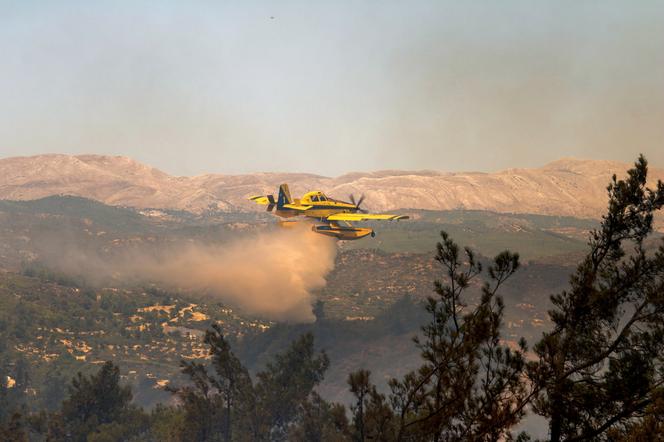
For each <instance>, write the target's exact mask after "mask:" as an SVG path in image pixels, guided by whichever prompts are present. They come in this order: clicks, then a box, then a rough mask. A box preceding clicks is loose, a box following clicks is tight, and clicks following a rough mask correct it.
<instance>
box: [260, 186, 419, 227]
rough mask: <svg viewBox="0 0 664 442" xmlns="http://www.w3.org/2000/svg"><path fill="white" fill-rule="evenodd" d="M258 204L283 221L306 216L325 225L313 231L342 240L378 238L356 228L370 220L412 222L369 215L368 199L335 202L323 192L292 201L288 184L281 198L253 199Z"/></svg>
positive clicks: (380, 215)
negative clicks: (356, 223)
mask: <svg viewBox="0 0 664 442" xmlns="http://www.w3.org/2000/svg"><path fill="white" fill-rule="evenodd" d="M249 199H250V200H252V201H254V202H255V203H256V204H262V205H266V206H267V211H268V212H272V211H273V210H274V208H275V207H276V210H275V211H274V213H275V215H277V216H280V217H282V218H292V217H295V216H306V217H309V218H314V219H316V220H318V221H319V222H321V223H324V224H323V225H314V226H312V228H311V230H313V231H314V232H316V233H320V234H322V235H327V236H332V237H335V238H338V239H343V240H350V239H360V238H364V237H365V236H367V235H371V236H372V237H374V236H376V232H374V231H373V229H370V228H367V227H353V225H352V224H351V223H352V222H358V221H367V220H373V219H376V220H389V221H396V220H400V219H408V216H406V215H389V214H373V213H367V211H366V210H364V209H362V208H360V205H361V204H362V201H364V195H362V196H361V197H360V199H359V200H358V201H357V202H355V197H353V195H351V196H350V200H351V202H350V203H347V202H345V201H339V200H335V199H333V198H330V197H328V196H326V195H325V194H324V193H323V192H320V191H318V190H315V191H313V192H308V193H305V194H304V196H302V198H299V199H298V198H295V199H293V198H291V194H290V191H289V190H288V184H282V185H281V186H279V197H278V198H277V200H276V201H275V200H274V195H265V196H263V195H258V196H252V197H249Z"/></svg>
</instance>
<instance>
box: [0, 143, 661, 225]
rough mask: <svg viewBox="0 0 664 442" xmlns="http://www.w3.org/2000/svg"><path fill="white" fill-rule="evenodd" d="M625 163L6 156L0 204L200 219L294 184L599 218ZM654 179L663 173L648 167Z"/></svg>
mask: <svg viewBox="0 0 664 442" xmlns="http://www.w3.org/2000/svg"><path fill="white" fill-rule="evenodd" d="M629 167H630V164H628V163H621V162H618V161H608V160H581V159H575V158H561V159H559V160H556V161H553V162H550V163H548V164H546V165H544V166H542V167H539V168H510V169H504V170H501V171H497V172H472V171H471V172H439V171H434V170H418V171H403V170H384V171H373V172H350V173H346V174H343V175H340V176H338V177H325V176H321V175H316V174H308V173H280V172H259V173H252V174H242V175H222V174H213V173H209V174H202V175H197V176H192V177H186V176H172V175H169V174H167V173H165V172H163V171H161V170H159V169H157V168H155V167H152V166H149V165H146V164H143V163H140V162H138V161H136V160H133V159H131V158H129V157H124V156H117V157H116V156H105V155H76V156H74V155H64V154H47V155H37V156H26V157H10V158H4V159H0V199H5V200H32V199H38V198H43V197H46V196H51V195H74V196H81V197H85V198H90V199H94V200H97V201H100V202H103V203H105V204H109V205H118V206H127V207H133V208H148V207H149V208H161V209H177V210H187V211H191V212H194V213H201V212H204V211H206V210H216V211H253V210H262V207H257V206H254V205H253V204H252V203H251V202H249V201H247V200H246V198H247V197H248V196H250V195H256V194H265V193H275V192H276V189H277V186H278V185H279V184H280V183H282V182H288V183H289V184H290V187H291V191H292V193H293V194H294V195H298V194H301V193H303V192H305V191H307V190H312V189H321V190H323V191H325V192H326V193H328V194H329V195H331V196H333V197H337V198H343V199H345V198H346V197H347V195H349V194H350V193H355V194H362V193H364V194H365V195H366V197H367V198H366V201H367V207H368V208H369V209H371V210H373V211H387V210H396V209H431V210H451V209H471V210H491V211H495V212H507V213H533V214H543V215H564V216H575V217H581V218H597V217H599V216H601V214H602V213H603V211H604V209H605V206H606V185H607V184H608V182H609V180H610V179H611V176H612V175H613V174H616V175H618V176H623V175H624V174H625V172H626V170H627V169H628V168H629ZM650 170H651V178H652V179H653V180H656V179H662V180H664V169H659V168H654V167H651V169H650Z"/></svg>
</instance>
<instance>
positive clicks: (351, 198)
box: [349, 193, 369, 213]
mask: <svg viewBox="0 0 664 442" xmlns="http://www.w3.org/2000/svg"><path fill="white" fill-rule="evenodd" d="M349 198H350V202H351V203H353V205H354V206H355V208H356V209H357V211H358V212H360V213H369V211H368V210H365V209H362V208H360V206H361V205H362V202H363V201H364V194H362V195H361V196H360V199H359V200H357V202H355V195H353V194H352V193H351V194H350V196H349Z"/></svg>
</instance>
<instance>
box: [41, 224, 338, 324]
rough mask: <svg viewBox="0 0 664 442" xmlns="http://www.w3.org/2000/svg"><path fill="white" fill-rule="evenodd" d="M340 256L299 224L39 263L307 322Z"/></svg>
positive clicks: (67, 251)
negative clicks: (222, 239)
mask: <svg viewBox="0 0 664 442" xmlns="http://www.w3.org/2000/svg"><path fill="white" fill-rule="evenodd" d="M58 247H62V246H61V245H58ZM52 248H53V244H51V245H50V246H49V249H52ZM335 256H336V244H335V241H334V240H333V239H331V238H328V237H324V236H322V235H319V234H316V233H314V232H312V231H311V230H309V228H308V224H306V223H297V226H296V227H292V228H287V229H285V228H281V229H275V230H272V231H269V232H261V233H257V234H253V235H251V236H246V237H242V238H239V239H237V240H235V241H232V242H229V243H226V244H217V245H203V244H195V243H182V244H178V245H171V246H166V247H158V248H153V247H146V248H143V247H138V248H134V249H132V250H123V251H120V252H119V253H117V254H115V255H114V256H112V257H107V256H102V255H101V254H99V253H96V252H93V251H90V250H81V249H77V248H72V247H69V248H67V247H66V246H64V250H62V248H61V249H60V250H59V251H58V253H57V256H56V255H54V254H50V255H49V254H45V255H43V256H42V258H43V259H44V264H45V265H47V266H48V267H50V268H55V269H57V270H59V271H61V272H64V273H65V274H69V275H72V276H77V277H82V278H83V279H85V280H86V281H89V282H91V283H96V284H101V283H106V282H108V279H109V278H113V280H115V281H121V282H123V283H124V284H141V283H155V284H157V285H158V286H160V287H164V288H171V289H174V290H183V291H186V292H189V293H194V294H197V295H200V296H202V297H203V298H204V299H215V300H220V301H222V302H223V303H225V304H228V305H230V306H233V307H239V308H240V309H242V310H243V311H245V312H247V313H252V314H255V315H258V316H261V317H264V318H268V319H273V320H279V321H289V322H308V321H312V320H313V319H314V316H313V314H312V308H311V307H312V301H313V297H312V291H314V290H316V289H319V288H321V287H323V286H324V285H325V276H326V275H327V273H328V272H329V271H330V270H332V268H333V267H334V259H335Z"/></svg>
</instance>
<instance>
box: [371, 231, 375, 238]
mask: <svg viewBox="0 0 664 442" xmlns="http://www.w3.org/2000/svg"><path fill="white" fill-rule="evenodd" d="M371 237H372V238H375V237H376V232H374V231H373V230H372V231H371Z"/></svg>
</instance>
